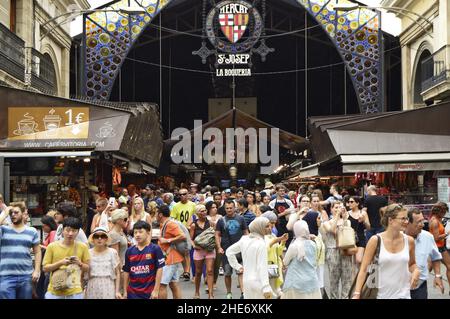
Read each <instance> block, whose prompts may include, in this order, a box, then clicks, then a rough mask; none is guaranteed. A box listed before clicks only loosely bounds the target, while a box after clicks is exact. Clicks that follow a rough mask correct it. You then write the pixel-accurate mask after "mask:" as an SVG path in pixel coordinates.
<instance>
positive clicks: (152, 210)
mask: <svg viewBox="0 0 450 319" xmlns="http://www.w3.org/2000/svg"><path fill="white" fill-rule="evenodd" d="M147 211H148V213H149V214H150V220H151V221H152V223H154V222H155V221H156V215H157V214H158V204H157V203H156V202H154V201H151V202H148V204H147ZM150 225H151V223H150Z"/></svg>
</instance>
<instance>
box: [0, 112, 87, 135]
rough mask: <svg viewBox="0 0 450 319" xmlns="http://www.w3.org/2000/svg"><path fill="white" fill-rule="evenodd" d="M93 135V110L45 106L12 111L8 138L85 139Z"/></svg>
mask: <svg viewBox="0 0 450 319" xmlns="http://www.w3.org/2000/svg"><path fill="white" fill-rule="evenodd" d="M88 133H89V108H86V107H74V108H63V107H54V108H51V107H47V108H45V107H43V108H24V107H10V108H9V109H8V138H9V139H12V140H28V139H33V140H35V139H54V138H58V139H73V138H77V139H80V138H81V139H83V138H87V137H88Z"/></svg>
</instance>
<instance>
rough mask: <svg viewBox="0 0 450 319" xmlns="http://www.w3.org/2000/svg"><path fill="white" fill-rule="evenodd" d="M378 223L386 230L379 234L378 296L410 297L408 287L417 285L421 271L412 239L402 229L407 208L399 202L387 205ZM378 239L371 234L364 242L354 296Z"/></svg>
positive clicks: (406, 215)
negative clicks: (364, 250) (364, 247)
mask: <svg viewBox="0 0 450 319" xmlns="http://www.w3.org/2000/svg"><path fill="white" fill-rule="evenodd" d="M381 224H382V225H383V226H384V227H385V229H386V231H384V232H382V233H380V234H378V235H379V236H380V238H381V241H380V242H381V243H380V255H379V259H378V295H377V299H411V294H410V289H413V288H416V287H417V284H418V282H419V276H420V271H419V268H418V267H417V265H416V257H415V253H414V249H415V248H414V239H413V238H412V237H410V236H407V235H405V234H404V233H403V232H404V231H405V229H406V226H408V212H407V210H406V208H403V206H401V205H398V204H392V205H389V206H388V207H387V208H386V209H385V210H384V213H383V215H382V218H381ZM377 243H378V238H377V236H372V238H370V240H369V242H368V243H367V247H366V252H365V254H364V257H363V260H362V263H361V269H360V271H359V274H358V278H357V281H356V286H355V292H354V293H353V299H359V297H360V292H361V288H362V286H363V283H364V281H365V279H366V276H367V267H368V266H369V264H370V263H371V262H372V260H373V258H374V256H375V253H376V249H377Z"/></svg>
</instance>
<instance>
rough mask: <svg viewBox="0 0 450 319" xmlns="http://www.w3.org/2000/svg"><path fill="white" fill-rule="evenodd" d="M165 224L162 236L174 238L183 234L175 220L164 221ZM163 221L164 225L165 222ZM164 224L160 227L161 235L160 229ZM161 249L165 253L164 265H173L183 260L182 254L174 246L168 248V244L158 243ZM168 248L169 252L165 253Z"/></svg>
mask: <svg viewBox="0 0 450 319" xmlns="http://www.w3.org/2000/svg"><path fill="white" fill-rule="evenodd" d="M166 223H168V224H167V226H166V229H165V230H164V237H163V238H165V239H170V238H175V237H178V236H180V235H182V234H183V232H182V231H181V229H180V227H178V225H177V224H176V223H175V222H172V221H170V220H169V221H166ZM166 223H164V225H165V224H166ZM164 225H162V226H161V227H160V230H161V236H162V230H163V228H164ZM159 246H160V247H161V249H162V251H163V252H164V253H165V254H166V265H173V264H176V263H180V262H182V261H183V259H184V256H182V255H181V254H180V253H179V252H178V251H177V250H176V249H175V248H173V247H172V248H170V250H169V247H170V244H161V243H160V244H159ZM168 250H169V253H168V254H167V251H168Z"/></svg>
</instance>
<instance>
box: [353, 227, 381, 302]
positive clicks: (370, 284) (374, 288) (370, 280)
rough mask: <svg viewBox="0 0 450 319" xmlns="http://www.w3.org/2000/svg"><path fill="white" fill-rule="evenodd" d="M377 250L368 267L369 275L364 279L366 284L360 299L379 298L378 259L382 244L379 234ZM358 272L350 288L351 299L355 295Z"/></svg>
mask: <svg viewBox="0 0 450 319" xmlns="http://www.w3.org/2000/svg"><path fill="white" fill-rule="evenodd" d="M377 239H378V241H377V250H376V253H375V256H374V257H373V260H372V263H371V264H370V265H369V266H368V267H367V276H366V279H365V280H364V284H363V286H362V288H361V291H360V295H359V298H360V299H377V295H378V259H379V258H380V246H381V237H380V236H379V235H377ZM358 275H359V272H358V274H357V275H356V277H355V280H353V284H352V286H351V288H350V292H349V299H351V298H352V297H353V293H354V292H355V288H356V281H357V279H358Z"/></svg>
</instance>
